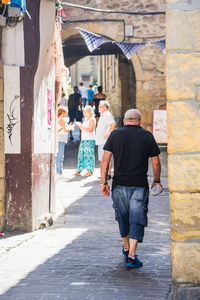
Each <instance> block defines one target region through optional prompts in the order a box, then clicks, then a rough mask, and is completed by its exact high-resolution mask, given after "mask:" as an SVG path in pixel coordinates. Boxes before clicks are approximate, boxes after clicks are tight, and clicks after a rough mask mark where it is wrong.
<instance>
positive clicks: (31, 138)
mask: <svg viewBox="0 0 200 300" xmlns="http://www.w3.org/2000/svg"><path fill="white" fill-rule="evenodd" d="M27 10H28V11H29V13H30V15H31V17H32V18H31V20H30V19H29V18H28V16H26V17H25V18H24V20H23V22H20V23H19V24H17V25H16V27H12V28H11V27H5V28H4V29H3V38H2V44H3V45H2V59H3V68H4V69H3V70H4V141H5V162H6V163H5V182H6V184H5V188H6V197H5V226H6V229H7V230H21V231H31V230H33V229H36V228H38V227H39V225H40V223H42V222H44V218H46V219H48V217H49V212H50V211H52V210H53V208H52V207H53V201H52V198H51V195H52V180H51V177H53V175H52V173H53V172H51V171H52V170H54V163H53V154H52V152H53V151H54V128H55V121H54V119H55V111H54V108H55V105H54V99H55V96H54V95H55V93H54V90H55V76H54V49H53V47H54V39H55V36H54V28H55V27H54V26H55V3H54V2H52V1H48V0H35V1H34V2H33V1H31V0H28V1H27ZM44 16H45V17H44ZM40 17H41V18H40ZM40 26H42V28H40ZM40 39H41V40H42V42H41V41H40ZM47 89H49V91H50V92H49V94H50V95H51V101H50V102H51V107H48V104H49V103H50V102H48V97H47ZM50 108H51V116H52V120H51V121H52V122H51V124H49V123H48V109H50Z"/></svg>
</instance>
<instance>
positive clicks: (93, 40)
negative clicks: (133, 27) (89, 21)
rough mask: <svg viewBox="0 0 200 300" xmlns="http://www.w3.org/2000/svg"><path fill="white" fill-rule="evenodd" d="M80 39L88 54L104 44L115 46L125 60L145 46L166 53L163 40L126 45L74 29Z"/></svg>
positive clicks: (83, 30) (125, 43) (80, 29)
mask: <svg viewBox="0 0 200 300" xmlns="http://www.w3.org/2000/svg"><path fill="white" fill-rule="evenodd" d="M76 28H77V29H78V31H79V32H80V34H81V35H82V37H83V38H84V40H85V43H86V45H87V47H88V49H89V51H90V52H92V51H94V50H95V49H97V48H98V47H100V46H101V45H103V44H105V43H113V44H115V45H117V46H118V47H119V48H120V49H121V51H122V52H123V54H124V55H125V56H126V58H127V59H131V57H132V56H133V55H134V54H135V53H136V52H137V51H138V50H139V49H140V48H141V47H144V46H146V45H155V46H156V47H158V48H159V49H160V50H161V51H162V52H163V53H166V51H165V40H158V41H154V42H142V43H127V42H117V41H112V40H110V39H108V38H106V37H104V36H101V35H98V34H96V33H92V32H90V31H87V30H85V29H82V28H79V27H76Z"/></svg>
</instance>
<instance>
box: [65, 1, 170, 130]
mask: <svg viewBox="0 0 200 300" xmlns="http://www.w3.org/2000/svg"><path fill="white" fill-rule="evenodd" d="M73 4H79V5H83V6H84V5H85V6H89V7H94V8H100V9H114V10H118V11H120V10H121V11H134V12H141V11H147V12H150V11H151V12H152V11H165V0H161V1H160V0H144V1H141V0H136V1H132V0H121V1H117V0H112V1H109V0H89V1H86V0H75V1H74V2H73ZM64 8H65V13H66V15H67V18H68V20H73V21H75V20H88V23H87V22H86V23H75V24H74V26H79V27H82V28H84V29H87V30H89V31H92V32H95V33H97V34H98V33H99V34H103V35H105V36H108V37H109V38H111V39H113V40H118V41H121V40H123V39H124V40H125V41H127V42H142V41H144V42H147V41H155V40H159V39H161V38H164V36H165V15H153V16H152V15H151V16H134V15H125V14H123V15H122V14H116V13H111V14H108V13H100V12H91V11H87V10H83V9H79V8H76V9H75V8H72V7H68V6H65V7H64ZM91 19H92V20H93V21H94V20H95V19H96V20H98V22H96V23H94V22H91V23H89V21H90V20H91ZM104 19H115V22H112V21H111V22H104ZM117 20H118V22H117ZM122 20H124V22H125V26H126V25H130V26H133V34H132V35H130V34H126V35H125V36H124V28H123V23H122ZM71 28H72V25H65V27H64V32H63V38H64V39H67V36H68V34H70V32H71V33H72V32H73V30H72V29H71ZM126 28H127V27H126ZM65 29H66V30H65ZM74 34H75V32H74ZM76 34H77V31H76ZM103 60H104V59H103ZM131 61H132V63H133V67H134V72H135V76H136V106H137V108H138V109H140V110H141V112H142V115H143V126H144V127H145V128H147V129H151V123H152V112H153V109H158V108H159V106H160V105H162V104H164V103H166V93H165V55H164V54H163V53H162V52H161V51H160V50H159V49H157V48H156V47H155V46H150V45H147V46H146V47H143V48H141V49H140V50H139V51H138V53H137V55H135V56H134V57H133V58H132V59H131ZM108 93H109V94H110V95H111V97H113V95H114V94H115V95H116V96H117V98H118V97H121V91H120V83H119V85H116V88H115V89H114V88H113V87H112V89H111V90H109V91H108ZM109 100H110V101H112V100H111V99H110V98H109ZM119 111H120V113H121V108H120V107H119ZM118 113H119V112H118Z"/></svg>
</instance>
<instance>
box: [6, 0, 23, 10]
mask: <svg viewBox="0 0 200 300" xmlns="http://www.w3.org/2000/svg"><path fill="white" fill-rule="evenodd" d="M10 6H14V7H20V9H21V11H23V12H24V11H26V0H11V4H10Z"/></svg>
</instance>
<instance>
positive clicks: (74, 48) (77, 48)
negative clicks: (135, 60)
mask: <svg viewBox="0 0 200 300" xmlns="http://www.w3.org/2000/svg"><path fill="white" fill-rule="evenodd" d="M63 52H64V60H65V65H66V66H67V67H70V66H71V65H73V64H74V63H76V62H77V61H78V60H80V59H81V58H83V57H85V56H93V55H105V54H107V55H108V54H121V53H122V52H121V50H120V48H119V47H118V46H116V45H115V44H112V43H106V44H104V45H102V46H101V47H99V48H97V49H96V50H94V51H93V52H92V53H91V52H90V51H89V50H88V48H87V46H86V44H85V41H84V39H83V38H82V36H81V35H80V34H77V35H74V36H71V37H70V38H69V39H67V40H66V41H63Z"/></svg>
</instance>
